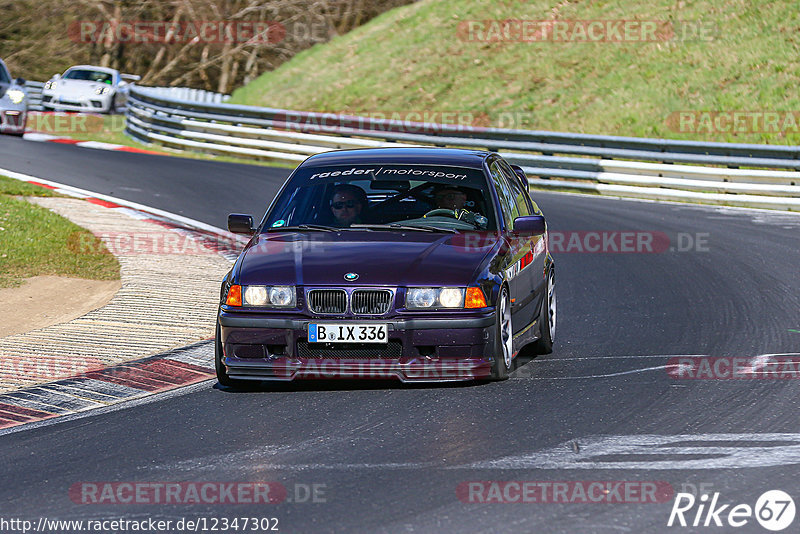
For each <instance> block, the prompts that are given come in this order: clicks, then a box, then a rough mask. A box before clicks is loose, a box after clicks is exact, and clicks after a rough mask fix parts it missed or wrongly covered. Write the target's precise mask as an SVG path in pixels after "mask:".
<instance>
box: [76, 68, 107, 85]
mask: <svg viewBox="0 0 800 534" xmlns="http://www.w3.org/2000/svg"><path fill="white" fill-rule="evenodd" d="M112 78H113V76H112V75H111V74H109V73H108V72H101V71H99V70H88V69H73V70H69V71H67V72H66V74H64V79H65V80H88V81H90V82H100V83H107V84H109V85H110V84H111V80H112Z"/></svg>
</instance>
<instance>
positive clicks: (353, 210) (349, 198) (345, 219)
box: [331, 184, 368, 227]
mask: <svg viewBox="0 0 800 534" xmlns="http://www.w3.org/2000/svg"><path fill="white" fill-rule="evenodd" d="M367 203H368V201H367V194H366V193H365V192H364V190H363V189H361V188H360V187H358V186H357V185H352V184H342V185H337V186H336V187H335V188H334V189H333V198H331V213H332V214H333V218H334V222H335V224H336V225H337V226H342V227H344V226H350V225H351V224H358V223H360V222H361V214H362V212H364V210H365V208H366V207H367Z"/></svg>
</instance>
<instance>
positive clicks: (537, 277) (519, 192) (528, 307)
mask: <svg viewBox="0 0 800 534" xmlns="http://www.w3.org/2000/svg"><path fill="white" fill-rule="evenodd" d="M500 168H501V169H502V170H503V173H504V174H505V175H506V177H507V179H508V182H509V185H510V186H511V190H512V194H513V195H514V202H515V204H516V206H517V211H518V213H519V217H525V216H526V215H541V211H539V209H538V207H537V206H534V204H533V201H532V200H531V197H530V195H529V194H528V191H527V188H526V189H523V187H522V185H521V183H520V180H519V179H518V177H517V175H516V174H515V173H514V169H512V168H511V166H510V165H508V163H507V162H506V161H500ZM515 237H516V238H517V239H518V240H519V244H520V247H521V248H522V249H523V250H524V251H525V254H524V256H523V257H522V260H521V261H520V274H519V275H520V276H521V277H523V278H524V279H525V280H526V281H527V283H528V284H529V285H528V294H527V295H526V296H525V297H523V301H522V302H521V303H520V307H521V308H522V310H521V313H522V316H524V317H526V318H527V319H528V323H530V322H532V321H533V319H534V318H535V317H536V314H537V313H538V311H539V309H540V302H541V296H542V294H543V291H544V281H545V279H544V258H545V246H544V245H545V242H544V240H545V236H544V235H539V236H533V235H515Z"/></svg>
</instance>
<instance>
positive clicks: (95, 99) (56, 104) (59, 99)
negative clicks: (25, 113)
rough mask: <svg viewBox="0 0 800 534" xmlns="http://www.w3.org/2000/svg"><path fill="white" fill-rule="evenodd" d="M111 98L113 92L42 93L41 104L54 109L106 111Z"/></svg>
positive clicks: (109, 105)
mask: <svg viewBox="0 0 800 534" xmlns="http://www.w3.org/2000/svg"><path fill="white" fill-rule="evenodd" d="M113 98H114V95H113V93H111V94H105V95H91V96H61V95H56V94H50V93H43V94H42V106H44V107H47V108H50V109H53V110H55V111H78V112H80V111H83V112H86V113H91V112H95V113H108V112H109V111H110V110H111V104H112V102H113Z"/></svg>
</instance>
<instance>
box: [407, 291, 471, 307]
mask: <svg viewBox="0 0 800 534" xmlns="http://www.w3.org/2000/svg"><path fill="white" fill-rule="evenodd" d="M464 291H465V288H463V287H410V288H408V291H407V292H406V308H409V309H412V310H413V309H425V308H463V307H464Z"/></svg>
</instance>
